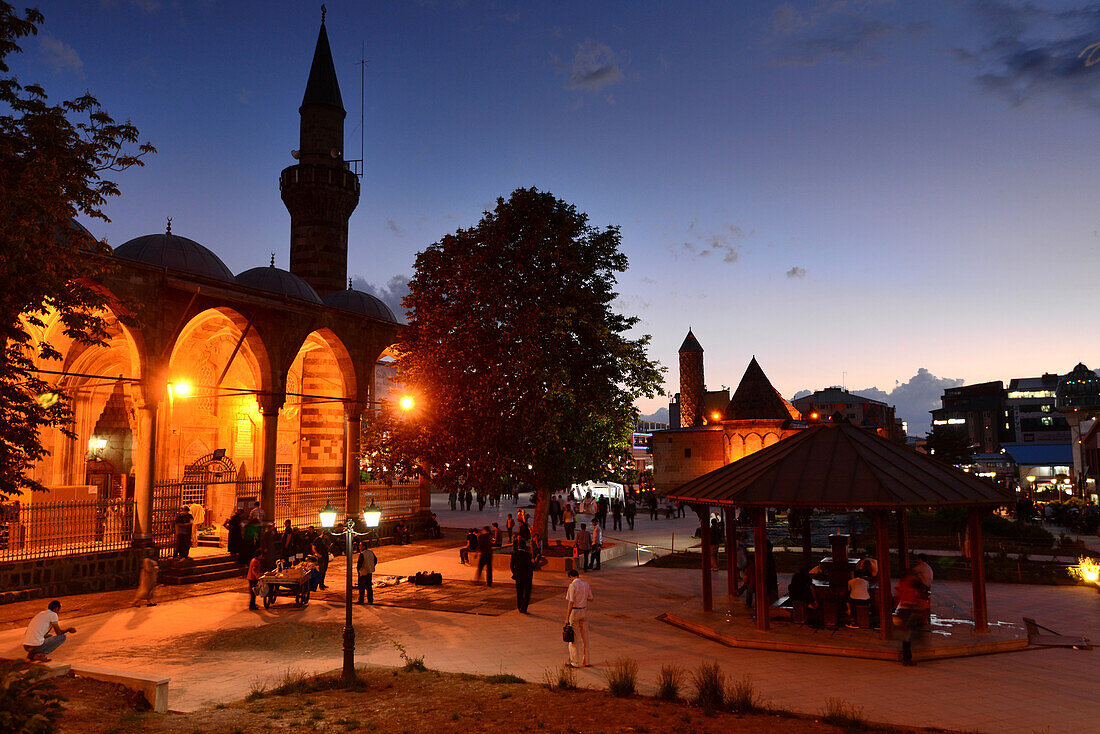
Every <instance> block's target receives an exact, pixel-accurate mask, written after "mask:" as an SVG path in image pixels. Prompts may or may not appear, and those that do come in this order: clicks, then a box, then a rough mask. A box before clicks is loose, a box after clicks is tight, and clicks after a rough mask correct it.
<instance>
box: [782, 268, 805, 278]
mask: <svg viewBox="0 0 1100 734" xmlns="http://www.w3.org/2000/svg"><path fill="white" fill-rule="evenodd" d="M787 277H788V278H805V277H806V268H800V267H798V266H797V265H795V266H794V267H793V268H791V269H790V270H788V271H787Z"/></svg>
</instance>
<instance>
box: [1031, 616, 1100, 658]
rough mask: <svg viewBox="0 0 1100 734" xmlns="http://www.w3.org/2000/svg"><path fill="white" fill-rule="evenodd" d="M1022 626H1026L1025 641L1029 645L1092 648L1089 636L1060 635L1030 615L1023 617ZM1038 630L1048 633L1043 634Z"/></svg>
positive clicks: (1078, 648) (1076, 648)
mask: <svg viewBox="0 0 1100 734" xmlns="http://www.w3.org/2000/svg"><path fill="white" fill-rule="evenodd" d="M1024 627H1026V628H1027V643H1028V644H1029V645H1035V646H1036V647H1072V648H1074V649H1075V650H1091V649H1092V644H1091V643H1089V638H1087V637H1085V636H1083V635H1081V636H1078V637H1071V636H1069V635H1060V634H1058V633H1057V632H1055V631H1054V630H1052V629H1050V628H1049V627H1044V626H1043V625H1041V624H1039V623H1038V622H1036V621H1035V620H1034V619H1032V618H1031V617H1024ZM1039 630H1043V631H1044V632H1049V633H1050V634H1043V633H1042V632H1040V631H1039Z"/></svg>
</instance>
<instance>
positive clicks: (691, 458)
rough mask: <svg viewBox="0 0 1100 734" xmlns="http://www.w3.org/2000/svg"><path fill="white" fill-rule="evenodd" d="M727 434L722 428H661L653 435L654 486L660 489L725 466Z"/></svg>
mask: <svg viewBox="0 0 1100 734" xmlns="http://www.w3.org/2000/svg"><path fill="white" fill-rule="evenodd" d="M724 444H725V434H724V433H723V432H722V430H721V429H706V428H702V429H697V430H694V431H693V430H681V431H658V432H656V433H654V434H653V438H652V440H651V446H652V448H653V487H654V488H655V489H656V490H657V491H658V492H668V491H671V490H673V489H676V488H677V487H679V486H680V485H681V484H683V483H684V482H687V481H689V480H691V479H695V478H696V477H700V476H702V475H704V474H706V473H707V472H709V471H714V470H715V469H718V468H720V467H723V466H725V465H726V464H727V463H728V462H727V461H726V452H725V446H724Z"/></svg>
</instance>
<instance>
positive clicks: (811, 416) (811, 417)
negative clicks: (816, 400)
mask: <svg viewBox="0 0 1100 734" xmlns="http://www.w3.org/2000/svg"><path fill="white" fill-rule="evenodd" d="M810 420H812V421H816V420H817V413H810Z"/></svg>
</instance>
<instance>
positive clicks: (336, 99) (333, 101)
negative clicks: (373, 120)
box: [302, 23, 344, 109]
mask: <svg viewBox="0 0 1100 734" xmlns="http://www.w3.org/2000/svg"><path fill="white" fill-rule="evenodd" d="M311 104H326V105H332V106H333V107H339V108H340V109H344V100H343V99H342V98H341V97H340V83H339V82H338V81H337V80H336V67H335V65H333V63H332V49H331V48H329V45H328V33H327V32H326V31H325V24H324V23H322V24H321V32H320V33H318V34H317V48H316V50H314V52H313V65H312V66H310V67H309V81H307V82H306V93H305V96H303V97H302V106H303V107H305V106H306V105H311Z"/></svg>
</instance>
